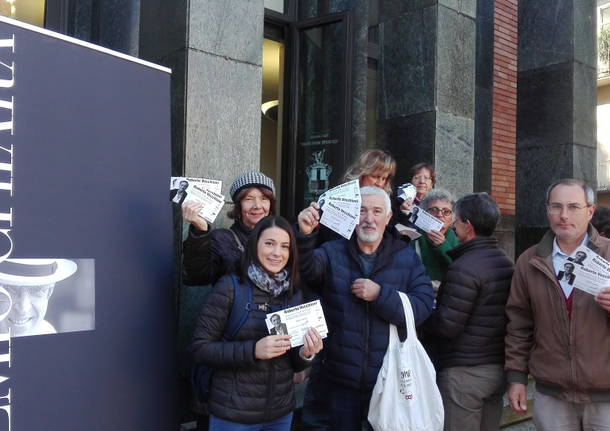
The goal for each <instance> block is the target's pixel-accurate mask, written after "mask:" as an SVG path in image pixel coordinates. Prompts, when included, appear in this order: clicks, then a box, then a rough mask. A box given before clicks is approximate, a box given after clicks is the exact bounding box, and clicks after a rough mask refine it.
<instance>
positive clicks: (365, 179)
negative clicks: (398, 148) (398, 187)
mask: <svg viewBox="0 0 610 431" xmlns="http://www.w3.org/2000/svg"><path fill="white" fill-rule="evenodd" d="M394 174H396V161H395V160H394V158H393V157H392V156H391V155H390V153H388V152H386V151H383V150H376V149H372V150H366V151H365V152H364V153H362V154H361V155H360V157H358V160H356V161H355V162H354V163H352V165H351V166H350V167H349V168H347V171H345V174H344V175H343V180H344V181H352V180H360V187H364V186H375V187H379V188H380V189H384V190H385V191H386V193H387V194H388V195H391V194H392V180H393V179H394Z"/></svg>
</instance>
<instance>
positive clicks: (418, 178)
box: [413, 175, 432, 182]
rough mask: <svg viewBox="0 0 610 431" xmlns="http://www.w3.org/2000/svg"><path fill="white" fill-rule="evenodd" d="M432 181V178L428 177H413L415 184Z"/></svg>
mask: <svg viewBox="0 0 610 431" xmlns="http://www.w3.org/2000/svg"><path fill="white" fill-rule="evenodd" d="M431 179H432V177H429V176H427V175H415V176H414V177H413V182H416V181H430V180H431Z"/></svg>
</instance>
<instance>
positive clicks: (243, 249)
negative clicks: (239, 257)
mask: <svg viewBox="0 0 610 431" xmlns="http://www.w3.org/2000/svg"><path fill="white" fill-rule="evenodd" d="M229 232H231V233H232V234H233V238H235V242H236V243H237V249H238V250H239V251H240V253H244V252H245V251H246V248H245V247H244V245H243V244H242V242H241V241H240V240H239V237H238V236H237V234H236V233H235V231H234V230H233V229H231V228H229Z"/></svg>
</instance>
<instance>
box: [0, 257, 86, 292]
mask: <svg viewBox="0 0 610 431" xmlns="http://www.w3.org/2000/svg"><path fill="white" fill-rule="evenodd" d="M76 269H77V265H76V263H75V262H73V261H71V260H68V259H6V260H4V261H2V262H0V285H2V284H6V285H11V286H42V285H45V284H54V283H57V282H59V281H62V280H65V279H66V278H68V277H70V276H71V275H72V274H74V273H75V272H76Z"/></svg>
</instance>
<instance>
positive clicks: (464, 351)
mask: <svg viewBox="0 0 610 431" xmlns="http://www.w3.org/2000/svg"><path fill="white" fill-rule="evenodd" d="M454 213H455V221H454V228H455V232H456V235H457V237H458V240H459V241H460V242H461V244H460V245H458V246H457V247H455V248H453V249H452V250H450V251H449V252H448V254H449V256H451V258H452V259H453V263H451V265H449V268H448V270H447V274H446V276H445V280H444V281H443V282H442V284H441V286H440V289H439V294H438V301H437V306H436V309H435V310H434V312H433V313H432V316H431V317H430V320H429V327H431V328H432V331H433V333H434V334H436V336H437V337H438V345H439V351H438V352H437V357H436V362H437V366H438V368H439V369H438V374H437V381H438V385H439V389H440V392H441V395H442V397H443V404H444V407H445V428H444V429H445V430H460V431H461V430H469V431H470V430H472V431H475V430H492V429H495V430H497V429H498V428H499V423H500V416H501V413H502V395H503V394H504V390H505V376H504V335H505V332H506V323H507V320H506V316H505V313H504V308H505V306H506V301H507V299H508V294H509V290H510V283H511V278H512V275H513V270H514V266H513V262H512V261H511V259H509V258H508V257H507V256H506V254H505V253H504V252H503V251H502V250H500V249H499V248H498V242H497V240H496V239H495V238H492V236H491V235H492V234H493V232H494V230H495V228H496V225H497V222H498V218H499V210H498V206H497V205H496V203H495V202H494V200H493V199H492V198H491V197H490V196H489V195H488V194H486V193H476V194H470V195H466V196H464V197H463V198H461V199H460V200H458V201H457V202H456V204H455V206H454Z"/></svg>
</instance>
